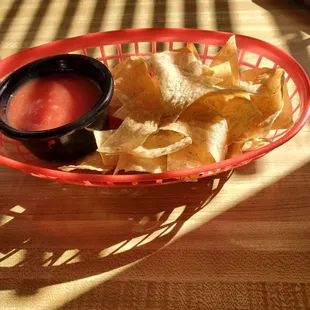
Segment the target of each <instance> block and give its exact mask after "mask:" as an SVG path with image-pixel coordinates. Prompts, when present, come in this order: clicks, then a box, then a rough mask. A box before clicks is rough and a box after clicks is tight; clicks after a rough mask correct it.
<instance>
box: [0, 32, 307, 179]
mask: <svg viewBox="0 0 310 310" xmlns="http://www.w3.org/2000/svg"><path fill="white" fill-rule="evenodd" d="M150 32H152V33H153V35H157V36H161V37H162V36H166V38H167V39H168V38H169V37H171V34H173V35H181V34H182V33H183V34H184V32H186V33H187V34H188V33H194V32H195V33H197V34H199V35H201V36H206V38H207V37H208V36H209V37H210V36H216V35H219V34H221V35H222V36H225V37H227V38H228V37H229V36H231V35H232V33H229V32H221V31H215V30H214V31H213V30H200V29H189V28H135V29H122V30H114V31H106V32H97V33H91V34H85V35H81V36H76V37H72V38H67V39H62V40H58V41H54V42H50V43H46V44H43V45H39V46H36V47H32V48H29V49H26V50H24V51H21V52H18V53H16V54H13V55H11V56H9V57H7V58H4V59H3V60H1V61H0V76H4V75H6V74H8V72H6V71H8V68H9V64H10V62H12V61H14V59H20V58H21V57H22V56H23V55H25V56H26V55H28V57H26V58H29V54H30V53H31V52H32V51H35V50H39V49H46V48H47V47H49V48H50V47H59V46H62V45H68V46H70V49H68V51H72V50H77V49H79V48H77V49H72V46H76V45H77V43H80V41H81V40H86V41H89V42H90V41H93V40H97V39H98V40H99V39H100V41H101V42H102V41H104V39H105V36H106V37H111V36H115V37H116V38H117V42H115V43H114V44H118V43H131V42H135V41H134V35H135V34H137V33H140V34H142V35H143V34H148V35H150ZM169 32H170V35H167V33H169ZM124 34H126V36H124ZM128 34H131V36H128ZM235 35H236V39H237V42H238V39H239V40H240V41H242V40H248V41H249V40H250V42H253V43H256V44H258V45H260V46H262V47H263V48H264V49H267V48H268V49H271V50H272V51H273V52H274V53H277V54H278V55H281V57H284V58H286V59H287V60H288V61H290V62H291V64H293V65H294V66H295V68H294V69H295V70H296V74H298V76H299V78H300V79H301V80H302V82H303V88H304V91H303V94H304V96H301V97H300V104H303V106H304V108H303V111H302V113H301V115H300V117H299V119H298V121H297V122H296V123H295V124H294V125H293V127H291V128H290V129H289V130H288V131H287V132H286V133H285V134H284V135H283V136H282V137H280V138H279V139H278V140H276V141H273V142H271V143H270V144H268V145H266V146H263V147H260V148H258V149H255V150H252V151H249V152H246V153H245V154H242V155H239V156H237V157H234V158H230V159H226V160H223V161H220V162H218V163H214V164H210V165H203V166H199V167H196V168H190V169H183V170H176V171H168V172H163V173H146V174H130V175H94V174H86V173H76V172H63V171H59V170H55V169H49V168H43V167H40V166H36V165H32V164H27V163H23V162H19V161H17V160H14V159H11V158H8V157H5V156H2V155H0V164H3V165H6V166H8V167H11V168H14V169H17V170H21V171H24V172H26V173H29V174H34V175H43V176H45V177H47V178H50V179H60V180H67V181H82V182H83V181H89V182H94V183H107V184H109V183H111V184H113V183H124V182H131V183H139V182H145V181H156V180H165V179H179V178H180V177H186V176H191V175H195V174H199V173H206V172H208V171H212V170H217V169H223V168H225V167H226V168H227V167H231V168H233V167H234V166H236V165H238V164H240V163H242V162H244V161H249V160H254V159H256V158H258V157H261V156H263V155H264V154H266V153H269V152H270V151H272V150H273V149H275V148H277V147H279V146H281V145H282V144H284V143H285V142H287V141H289V140H290V139H292V138H293V137H294V136H295V135H296V134H297V133H298V132H299V131H300V130H301V129H302V127H303V126H304V125H305V123H306V121H307V119H308V117H309V115H310V79H309V77H308V76H307V74H306V73H305V71H304V69H303V68H302V67H301V65H300V64H299V63H298V62H297V61H296V60H295V59H294V58H293V57H292V56H290V55H289V54H288V53H286V52H285V51H283V50H281V49H280V48H278V47H276V46H274V45H272V44H270V43H267V42H265V41H262V40H259V39H256V38H252V37H249V36H245V35H241V34H235ZM120 37H122V38H123V40H122V42H120V40H119V38H120ZM124 37H127V38H124ZM128 37H130V39H128ZM154 41H156V38H155V39H154ZM112 44H113V43H112ZM237 45H238V44H237ZM97 46H98V45H97ZM26 62H27V60H26Z"/></svg>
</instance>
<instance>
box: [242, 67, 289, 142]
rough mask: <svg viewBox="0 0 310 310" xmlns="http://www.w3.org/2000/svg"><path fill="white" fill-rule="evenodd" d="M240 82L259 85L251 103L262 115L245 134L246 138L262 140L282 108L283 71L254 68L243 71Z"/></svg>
mask: <svg viewBox="0 0 310 310" xmlns="http://www.w3.org/2000/svg"><path fill="white" fill-rule="evenodd" d="M241 78H242V80H245V81H247V82H251V83H253V84H261V86H260V88H259V89H258V93H259V94H258V95H253V96H251V101H252V103H253V104H254V105H256V107H257V108H258V109H259V111H260V112H261V113H262V116H261V118H260V119H259V120H258V121H257V122H256V123H255V124H253V126H251V127H250V129H249V130H248V131H247V132H246V133H245V137H246V138H264V137H266V135H267V134H268V133H269V131H270V130H271V127H272V125H273V123H274V121H275V119H276V118H277V117H278V115H279V114H280V112H281V111H282V108H283V95H282V88H283V83H284V71H283V69H279V68H277V69H269V68H255V69H251V70H247V71H244V72H243V73H242V75H241Z"/></svg>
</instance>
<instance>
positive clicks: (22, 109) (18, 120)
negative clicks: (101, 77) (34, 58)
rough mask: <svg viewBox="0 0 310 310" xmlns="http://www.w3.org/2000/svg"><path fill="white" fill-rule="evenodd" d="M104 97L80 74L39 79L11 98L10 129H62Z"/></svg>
mask: <svg viewBox="0 0 310 310" xmlns="http://www.w3.org/2000/svg"><path fill="white" fill-rule="evenodd" d="M101 94H102V93H101V90H100V89H99V87H98V86H97V85H96V84H95V83H94V82H93V81H91V80H90V79H88V78H85V77H82V76H79V75H77V74H72V73H63V74H55V75H50V76H46V77H41V78H36V79H33V80H30V81H29V82H27V83H25V84H24V85H22V86H21V87H20V88H19V89H17V91H16V92H15V93H14V94H13V95H12V97H11V99H10V102H9V103H8V107H7V120H8V123H9V125H10V126H11V127H14V128H16V129H19V130H23V131H40V130H48V129H52V128H56V127H60V126H63V125H66V124H68V123H71V122H73V121H75V120H77V119H79V118H81V117H82V116H83V115H85V114H86V113H87V112H89V111H90V110H91V109H92V108H93V107H94V105H95V104H96V103H97V101H98V100H99V98H100V96H101Z"/></svg>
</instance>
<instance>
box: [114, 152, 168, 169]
mask: <svg viewBox="0 0 310 310" xmlns="http://www.w3.org/2000/svg"><path fill="white" fill-rule="evenodd" d="M121 170H124V171H125V172H128V171H137V172H149V173H160V172H165V171H167V156H162V157H158V158H144V157H138V156H134V155H131V154H120V156H119V161H118V163H117V167H116V169H115V172H114V174H117V173H118V172H119V171H121Z"/></svg>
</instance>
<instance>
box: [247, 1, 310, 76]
mask: <svg viewBox="0 0 310 310" xmlns="http://www.w3.org/2000/svg"><path fill="white" fill-rule="evenodd" d="M252 1H253V2H254V3H255V4H257V5H259V6H261V7H262V8H264V9H265V10H267V11H269V12H270V14H271V15H272V17H273V19H274V22H275V24H276V25H277V27H278V29H279V31H280V33H281V35H282V36H283V37H285V40H286V43H287V46H288V48H289V53H290V54H291V55H292V56H293V57H294V58H295V59H296V60H297V61H298V62H299V63H300V64H301V66H302V67H303V68H304V70H305V71H306V73H307V74H308V75H310V57H309V54H308V51H307V48H308V46H310V39H309V38H307V39H304V38H303V37H302V34H301V31H303V32H305V33H306V34H308V35H310V23H309V16H310V9H309V8H308V7H306V6H303V5H299V4H297V3H296V1H272V0H252Z"/></svg>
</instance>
